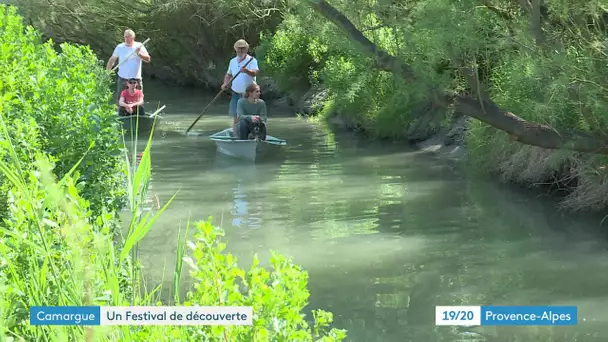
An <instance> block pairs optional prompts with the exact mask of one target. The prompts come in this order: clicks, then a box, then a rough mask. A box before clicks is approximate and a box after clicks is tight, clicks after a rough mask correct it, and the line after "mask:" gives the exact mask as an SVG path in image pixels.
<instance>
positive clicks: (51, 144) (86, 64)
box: [0, 6, 124, 217]
mask: <svg viewBox="0 0 608 342" xmlns="http://www.w3.org/2000/svg"><path fill="white" fill-rule="evenodd" d="M1 9H2V11H1V13H0V49H1V51H2V53H1V54H0V93H2V94H3V96H2V99H1V102H0V111H1V112H2V114H3V115H4V116H5V118H6V120H7V122H8V125H9V129H8V131H9V132H10V140H11V141H12V143H13V144H14V145H15V146H16V147H17V148H16V150H17V153H18V156H19V158H20V161H21V163H22V164H21V165H22V167H23V168H29V167H30V165H33V164H32V163H33V160H32V156H34V153H33V152H34V151H39V150H40V151H44V152H45V153H47V154H48V155H49V157H50V158H51V161H52V162H53V163H54V164H55V168H54V172H55V174H56V175H57V176H58V177H62V176H63V175H64V174H66V173H67V172H68V171H69V170H70V169H71V168H72V166H73V165H75V164H76V163H77V162H78V161H79V159H80V158H82V156H85V157H84V159H83V161H82V163H80V166H79V167H78V173H79V174H80V178H79V179H78V183H79V186H84V185H85V184H86V186H85V187H84V188H83V190H82V194H83V197H84V198H85V199H87V200H88V201H90V203H91V208H90V209H91V210H92V211H93V217H97V216H99V215H101V213H102V212H103V208H104V207H105V208H107V209H108V210H110V211H113V210H115V209H117V208H119V207H120V206H121V205H123V203H122V195H123V194H124V191H123V190H122V189H123V184H122V181H121V178H120V166H119V165H120V164H119V163H120V158H121V156H120V153H121V151H120V144H119V143H120V140H119V132H120V131H119V130H118V129H117V126H116V124H115V117H116V116H115V113H114V109H113V106H112V105H110V102H109V100H110V96H111V94H110V92H109V88H110V87H109V85H110V77H109V75H108V74H107V73H106V72H105V70H104V69H103V68H102V67H101V66H100V64H99V61H98V59H97V58H96V57H95V55H94V54H93V53H92V52H91V50H90V49H88V48H87V47H82V46H78V47H77V46H73V45H70V44H62V45H61V52H60V53H57V52H56V51H55V50H54V48H53V43H52V42H51V41H49V42H47V43H44V44H43V43H42V41H41V37H40V35H39V33H38V32H37V31H35V30H34V29H33V28H31V27H24V25H23V23H22V19H21V18H20V17H19V16H17V15H16V10H15V8H14V7H6V6H2V7H1ZM0 153H1V154H2V155H4V154H5V153H6V151H4V150H0ZM0 184H2V188H3V190H4V191H3V193H6V190H7V188H6V185H5V184H6V182H5V180H3V179H0ZM5 207H6V204H4V203H0V209H2V210H4V208H5Z"/></svg>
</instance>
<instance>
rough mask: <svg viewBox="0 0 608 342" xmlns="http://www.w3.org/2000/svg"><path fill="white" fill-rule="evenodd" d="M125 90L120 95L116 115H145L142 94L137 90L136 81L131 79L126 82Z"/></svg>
mask: <svg viewBox="0 0 608 342" xmlns="http://www.w3.org/2000/svg"><path fill="white" fill-rule="evenodd" d="M127 84H128V87H127V89H125V90H123V91H122V92H121V93H120V99H119V100H118V105H119V106H120V108H119V110H118V113H119V114H120V115H121V116H129V115H139V116H143V115H146V112H145V110H144V92H143V91H142V90H140V89H137V79H135V78H131V79H129V81H128V83H127Z"/></svg>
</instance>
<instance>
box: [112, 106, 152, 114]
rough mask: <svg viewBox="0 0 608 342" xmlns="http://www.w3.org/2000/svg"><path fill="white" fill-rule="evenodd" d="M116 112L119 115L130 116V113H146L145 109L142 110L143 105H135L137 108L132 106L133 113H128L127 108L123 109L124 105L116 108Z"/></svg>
mask: <svg viewBox="0 0 608 342" xmlns="http://www.w3.org/2000/svg"><path fill="white" fill-rule="evenodd" d="M118 114H119V115H120V116H130V115H139V116H144V115H146V111H145V110H144V106H137V108H133V114H129V112H127V110H126V109H125V107H122V106H121V107H120V108H119V109H118Z"/></svg>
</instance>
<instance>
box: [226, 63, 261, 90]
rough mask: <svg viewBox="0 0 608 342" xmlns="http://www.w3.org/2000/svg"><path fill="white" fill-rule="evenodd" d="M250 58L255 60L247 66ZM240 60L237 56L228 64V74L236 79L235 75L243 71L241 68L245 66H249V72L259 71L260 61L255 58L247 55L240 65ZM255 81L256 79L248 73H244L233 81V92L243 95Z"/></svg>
mask: <svg viewBox="0 0 608 342" xmlns="http://www.w3.org/2000/svg"><path fill="white" fill-rule="evenodd" d="M250 58H253V60H252V61H251V62H250V63H249V64H247V62H249V59H250ZM238 59H239V57H238V56H237V57H234V58H233V59H231V60H230V64H228V71H227V72H226V73H227V74H230V75H232V76H233V77H234V75H236V73H237V72H239V71H240V70H241V67H242V66H243V65H245V64H247V69H249V70H252V71H253V70H258V61H257V59H255V57H252V56H249V55H247V56H245V58H243V60H242V61H241V62H240V63H239V62H238ZM255 81H256V78H255V77H251V76H249V75H247V74H246V73H244V72H242V73H240V74H239V75H238V76H237V77H236V78H235V79H234V80H233V81H232V87H231V88H232V91H234V92H235V93H239V94H243V93H244V92H245V90H246V89H247V86H249V85H250V84H251V83H253V82H255Z"/></svg>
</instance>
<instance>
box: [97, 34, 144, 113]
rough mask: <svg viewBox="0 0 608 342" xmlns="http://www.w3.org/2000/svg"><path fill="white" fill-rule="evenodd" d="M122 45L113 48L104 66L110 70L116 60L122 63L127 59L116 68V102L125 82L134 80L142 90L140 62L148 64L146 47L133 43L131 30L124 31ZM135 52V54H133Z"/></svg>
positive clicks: (133, 37)
mask: <svg viewBox="0 0 608 342" xmlns="http://www.w3.org/2000/svg"><path fill="white" fill-rule="evenodd" d="M124 39H125V41H124V43H120V44H118V45H117V46H116V48H114V52H113V53H112V56H111V57H110V59H108V64H107V65H106V69H107V70H112V68H113V67H114V63H116V61H117V60H118V63H119V64H120V63H122V62H123V61H124V60H126V59H127V58H128V60H127V61H125V62H124V63H122V64H120V66H119V67H118V73H117V78H116V100H117V101H118V99H119V97H120V93H121V92H122V91H123V89H125V88H126V83H127V80H130V79H133V78H134V79H136V80H137V88H138V89H140V90H143V82H142V79H141V62H142V61H144V62H146V63H150V54H148V50H146V47H145V46H144V45H143V44H142V43H140V42H136V41H135V32H133V30H131V29H127V30H125V33H124ZM134 52H135V54H133V53H134ZM129 56H130V57H129Z"/></svg>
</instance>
